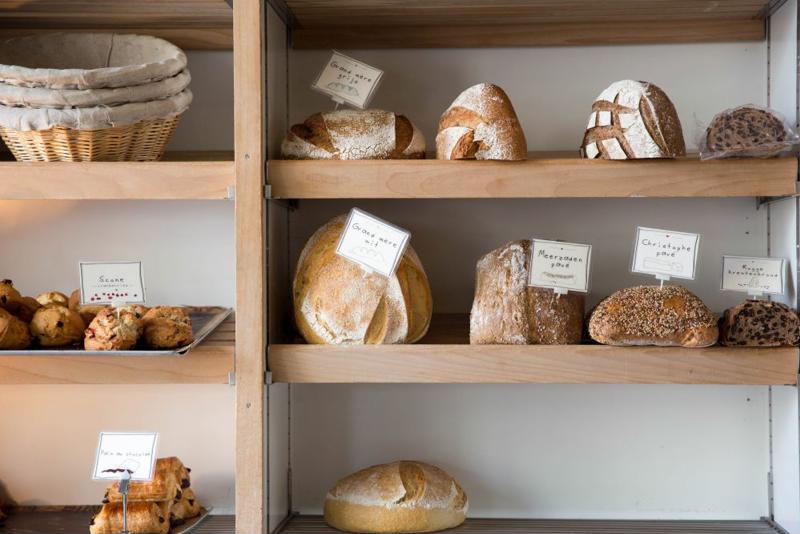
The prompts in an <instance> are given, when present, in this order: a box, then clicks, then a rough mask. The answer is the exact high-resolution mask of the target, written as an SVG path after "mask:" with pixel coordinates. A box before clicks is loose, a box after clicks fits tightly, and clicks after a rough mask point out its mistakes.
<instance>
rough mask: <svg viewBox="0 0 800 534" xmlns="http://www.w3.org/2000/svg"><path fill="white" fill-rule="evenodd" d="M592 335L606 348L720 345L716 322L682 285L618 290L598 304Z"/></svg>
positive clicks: (703, 305) (707, 310)
mask: <svg viewBox="0 0 800 534" xmlns="http://www.w3.org/2000/svg"><path fill="white" fill-rule="evenodd" d="M589 335H590V336H591V337H592V339H594V340H595V341H597V342H599V343H603V344H606V345H658V346H666V347H676V346H677V347H690V348H694V347H708V346H710V345H713V344H714V343H716V342H717V336H718V330H717V320H716V318H715V317H714V314H713V313H712V312H711V311H710V310H709V309H708V308H707V307H706V305H705V304H703V302H702V301H701V300H700V299H699V298H697V297H696V296H695V295H694V294H692V293H691V292H690V291H689V290H688V289H686V288H684V287H682V286H664V287H663V288H660V287H658V286H639V287H631V288H627V289H623V290H620V291H617V292H616V293H614V294H613V295H611V296H610V297H608V298H607V299H605V300H604V301H602V302H601V303H600V304H598V305H597V307H596V308H595V310H594V312H593V313H592V316H591V318H590V320H589Z"/></svg>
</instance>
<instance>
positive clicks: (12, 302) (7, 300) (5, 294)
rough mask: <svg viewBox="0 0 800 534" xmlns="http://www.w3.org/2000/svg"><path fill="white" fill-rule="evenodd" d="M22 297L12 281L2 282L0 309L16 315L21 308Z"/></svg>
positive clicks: (0, 284)
mask: <svg viewBox="0 0 800 534" xmlns="http://www.w3.org/2000/svg"><path fill="white" fill-rule="evenodd" d="M21 298H22V295H20V294H19V291H17V290H16V289H15V288H14V282H12V281H11V280H8V279H6V280H0V308H2V309H4V310H6V311H10V312H11V313H14V312H15V311H17V309H18V308H19V305H20V304H19V301H20V299H21Z"/></svg>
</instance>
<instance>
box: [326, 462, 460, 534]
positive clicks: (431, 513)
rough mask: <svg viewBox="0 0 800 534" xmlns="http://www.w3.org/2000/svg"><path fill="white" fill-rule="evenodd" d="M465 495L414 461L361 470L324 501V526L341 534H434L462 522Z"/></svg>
mask: <svg viewBox="0 0 800 534" xmlns="http://www.w3.org/2000/svg"><path fill="white" fill-rule="evenodd" d="M468 507H469V505H468V501H467V495H466V494H465V493H464V490H463V489H461V486H459V484H458V482H456V481H455V479H453V477H451V476H450V475H449V474H447V473H446V472H445V471H444V470H442V469H440V468H438V467H435V466H433V465H430V464H426V463H423V462H415V461H399V462H393V463H390V464H383V465H376V466H372V467H368V468H367V469H362V470H361V471H358V472H357V473H354V474H352V475H350V476H347V477H345V478H343V479H342V480H340V481H339V482H337V483H336V485H335V486H334V487H333V488H332V489H331V490H330V491H329V492H328V495H327V496H326V497H325V521H326V522H327V523H328V524H329V525H331V526H332V527H334V528H337V529H339V530H342V531H345V532H374V533H383V532H386V533H390V532H391V533H395V532H436V531H439V530H445V529H448V528H453V527H456V526H458V525H460V524H461V523H463V522H464V518H465V516H466V513H467V509H468Z"/></svg>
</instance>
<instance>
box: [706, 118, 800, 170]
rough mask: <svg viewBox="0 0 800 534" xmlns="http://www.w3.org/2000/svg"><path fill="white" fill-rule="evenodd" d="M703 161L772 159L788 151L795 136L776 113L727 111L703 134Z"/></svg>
mask: <svg viewBox="0 0 800 534" xmlns="http://www.w3.org/2000/svg"><path fill="white" fill-rule="evenodd" d="M705 141H706V147H705V149H704V150H703V157H704V158H715V157H717V158H719V157H730V156H750V157H771V156H776V155H778V154H779V153H781V152H783V151H784V150H786V149H788V148H790V147H791V146H792V144H793V143H794V133H793V132H792V131H791V130H789V129H788V128H787V126H786V125H785V124H784V122H783V120H782V119H781V118H780V117H779V116H777V115H776V114H775V113H773V112H771V111H769V110H766V109H761V108H758V107H755V106H742V107H739V108H736V109H731V110H726V111H723V112H722V113H720V114H718V115H717V116H716V117H714V120H712V121H711V124H710V125H709V126H708V129H707V130H706V136H705Z"/></svg>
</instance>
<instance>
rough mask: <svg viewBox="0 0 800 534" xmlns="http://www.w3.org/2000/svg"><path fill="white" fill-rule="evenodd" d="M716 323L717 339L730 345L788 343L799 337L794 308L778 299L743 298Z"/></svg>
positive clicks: (767, 345) (745, 345)
mask: <svg viewBox="0 0 800 534" xmlns="http://www.w3.org/2000/svg"><path fill="white" fill-rule="evenodd" d="M719 325H720V326H719V341H720V343H721V344H723V345H727V346H730V347H791V346H795V345H797V343H798V340H800V319H798V317H797V312H795V311H794V310H793V309H792V308H790V307H789V306H787V305H786V304H782V303H780V302H770V301H768V300H746V301H745V302H742V303H741V304H739V305H738V306H734V307H733V308H728V309H727V310H725V313H724V314H723V315H722V319H721V320H720V322H719Z"/></svg>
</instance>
